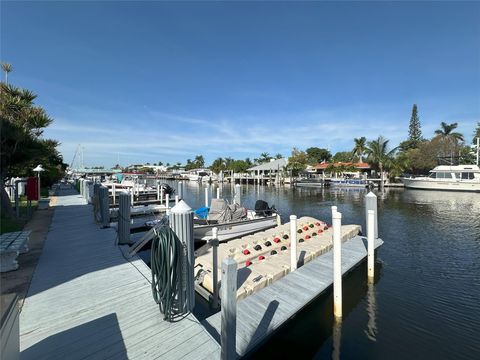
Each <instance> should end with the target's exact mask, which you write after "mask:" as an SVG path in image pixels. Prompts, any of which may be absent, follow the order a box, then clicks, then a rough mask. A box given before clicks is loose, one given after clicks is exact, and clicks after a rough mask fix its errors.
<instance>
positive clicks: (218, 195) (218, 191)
mask: <svg viewBox="0 0 480 360" xmlns="http://www.w3.org/2000/svg"><path fill="white" fill-rule="evenodd" d="M217 199H220V188H219V187H217Z"/></svg>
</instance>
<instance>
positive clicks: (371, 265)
mask: <svg viewBox="0 0 480 360" xmlns="http://www.w3.org/2000/svg"><path fill="white" fill-rule="evenodd" d="M367 216H368V218H367V241H368V245H367V252H368V261H367V263H368V282H370V283H373V279H374V277H375V250H374V242H375V237H374V236H375V213H374V211H373V210H368V213H367Z"/></svg>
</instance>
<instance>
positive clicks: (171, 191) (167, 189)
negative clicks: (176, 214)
mask: <svg viewBox="0 0 480 360" xmlns="http://www.w3.org/2000/svg"><path fill="white" fill-rule="evenodd" d="M160 186H161V187H163V193H164V194H168V195H169V196H170V195H173V194H174V193H175V189H174V188H172V187H171V186H170V185H168V184H166V183H163V184H161V185H160Z"/></svg>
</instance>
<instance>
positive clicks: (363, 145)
mask: <svg viewBox="0 0 480 360" xmlns="http://www.w3.org/2000/svg"><path fill="white" fill-rule="evenodd" d="M353 141H354V143H355V145H354V147H353V150H352V156H353V157H354V158H355V157H356V158H358V161H359V162H363V155H364V154H365V150H366V149H367V139H366V138H365V137H364V136H362V137H360V138H355V139H353Z"/></svg>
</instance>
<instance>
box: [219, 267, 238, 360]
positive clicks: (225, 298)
mask: <svg viewBox="0 0 480 360" xmlns="http://www.w3.org/2000/svg"><path fill="white" fill-rule="evenodd" d="M220 290H221V291H222V297H221V300H222V310H221V311H222V314H221V316H222V320H221V324H222V325H221V335H220V337H221V340H220V344H221V347H222V349H221V359H222V360H230V359H235V358H236V357H237V351H236V347H237V346H236V343H237V341H236V340H237V262H236V261H235V260H234V259H232V258H230V257H229V258H226V259H225V260H223V262H222V286H221V288H220Z"/></svg>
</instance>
